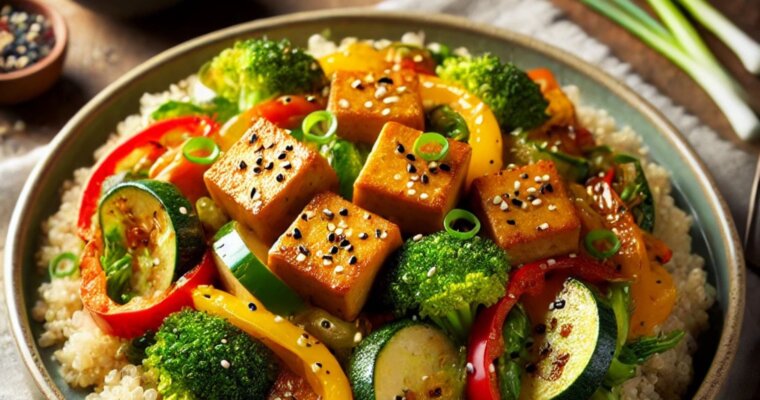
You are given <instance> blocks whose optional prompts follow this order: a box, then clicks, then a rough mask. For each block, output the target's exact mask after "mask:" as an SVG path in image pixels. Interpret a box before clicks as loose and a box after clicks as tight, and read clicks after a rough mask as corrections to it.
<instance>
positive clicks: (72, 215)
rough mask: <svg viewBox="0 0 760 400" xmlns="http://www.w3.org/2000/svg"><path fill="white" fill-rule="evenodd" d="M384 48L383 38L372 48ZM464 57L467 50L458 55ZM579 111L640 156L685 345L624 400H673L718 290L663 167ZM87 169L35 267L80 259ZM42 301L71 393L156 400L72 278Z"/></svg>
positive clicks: (602, 121) (640, 378)
mask: <svg viewBox="0 0 760 400" xmlns="http://www.w3.org/2000/svg"><path fill="white" fill-rule="evenodd" d="M355 41H356V39H353V38H347V39H344V40H343V41H342V42H341V43H340V44H336V43H333V42H331V41H329V40H327V39H325V38H324V37H322V36H319V35H315V36H313V37H312V38H311V39H310V40H309V51H310V52H311V53H312V54H314V55H315V56H321V55H324V54H327V53H330V52H333V51H335V50H336V49H340V48H341V47H342V46H346V45H348V44H350V43H353V42H355ZM402 41H403V42H405V43H413V44H422V42H423V37H422V36H421V35H419V34H414V33H408V34H406V35H404V36H403V37H402ZM374 43H375V45H376V46H379V47H382V46H383V45H386V44H387V43H389V42H388V41H385V40H379V41H376V42H374ZM457 52H459V53H466V50H465V49H457ZM195 81H196V78H195V77H194V76H191V77H189V78H187V79H185V80H183V81H180V82H179V83H177V84H173V85H171V86H170V88H169V90H167V91H165V92H163V93H158V94H145V95H144V96H143V97H142V99H141V101H140V113H139V114H135V115H131V116H129V117H127V118H126V119H125V120H124V121H122V122H121V123H120V124H118V126H117V127H116V132H115V133H114V134H113V135H111V137H110V138H109V140H108V142H107V143H105V144H104V145H103V146H101V147H100V148H99V149H98V150H97V151H96V152H95V159H96V160H97V159H99V158H101V157H103V156H104V155H105V154H107V152H108V151H110V149H112V148H113V147H114V146H115V145H116V144H117V143H118V142H119V141H121V140H123V139H124V138H125V137H128V136H130V135H133V134H135V133H137V132H139V131H140V130H141V129H143V128H144V127H146V126H147V125H148V124H149V122H150V121H149V118H148V116H149V115H150V113H151V111H152V110H154V109H155V108H156V107H157V106H158V105H160V104H162V103H163V102H165V101H166V100H170V99H173V100H188V98H189V97H190V92H191V91H192V90H193V89H194V88H195V87H196V85H195ZM564 90H565V92H566V93H567V95H568V96H569V97H570V99H571V100H572V101H573V103H574V104H575V106H576V110H577V113H578V117H579V119H580V122H581V124H582V126H584V127H586V128H587V129H589V130H590V131H591V132H592V134H593V136H594V137H595V139H596V140H597V141H598V142H599V143H600V144H606V145H609V146H611V147H612V148H614V149H615V150H619V151H625V152H627V153H630V154H634V155H638V156H641V157H642V164H643V166H644V168H645V172H646V176H647V179H648V181H649V184H650V187H651V190H652V193H653V194H654V198H655V204H656V213H657V214H656V218H657V221H659V223H658V224H656V228H655V232H654V234H655V236H656V237H658V238H660V239H662V240H663V241H665V242H666V243H667V244H668V246H669V247H670V248H671V250H672V251H673V257H672V259H671V261H670V262H668V263H667V264H665V268H667V270H668V271H669V272H670V274H671V275H672V277H673V280H674V282H675V283H676V286H677V289H678V297H677V301H676V305H675V307H674V309H673V312H672V313H671V315H670V317H669V319H668V320H667V321H666V322H665V323H664V324H663V325H662V326H660V327H659V329H658V331H663V332H669V331H672V330H675V329H682V330H683V331H684V332H686V336H685V338H684V340H682V341H681V342H680V343H679V344H678V346H677V347H675V348H674V349H672V350H669V351H667V352H665V353H662V354H658V355H655V356H653V357H652V358H651V359H649V360H648V361H647V362H646V363H645V364H643V365H642V366H640V367H639V368H638V371H637V376H636V377H635V378H633V379H630V380H628V381H627V382H626V383H625V384H624V385H623V392H622V398H623V399H654V400H656V399H677V398H680V397H681V395H682V394H683V393H684V391H685V390H686V388H687V387H688V385H689V383H690V381H691V379H692V376H693V372H694V369H693V365H692V356H693V354H694V353H695V352H696V351H697V348H698V341H697V338H698V336H699V334H700V333H701V332H703V331H705V330H706V329H707V328H708V324H709V320H708V313H707V310H708V309H709V308H710V307H711V306H712V305H713V303H714V302H715V289H714V288H713V287H712V286H711V285H710V284H709V283H708V282H707V273H706V271H705V269H704V260H703V259H702V258H701V257H700V256H698V255H696V254H692V253H691V237H690V236H689V229H690V227H691V225H692V217H691V216H689V215H688V214H686V213H685V212H684V211H683V210H681V209H679V208H678V207H677V206H676V205H675V202H674V200H673V197H672V196H671V195H670V193H671V184H670V175H669V173H668V172H667V171H666V170H665V169H664V168H662V167H661V166H659V165H657V164H655V163H653V162H650V161H649V160H648V159H647V149H646V147H645V146H644V145H643V143H642V140H641V137H639V136H638V135H637V134H636V132H634V130H633V129H632V128H631V127H622V128H619V127H618V126H617V125H616V123H615V119H614V118H613V117H612V116H611V115H609V114H608V113H607V111H606V110H604V109H599V108H594V107H591V106H588V105H584V104H583V101H582V97H581V93H580V91H579V90H578V88H577V87H574V86H567V87H565V88H564ZM89 173H90V168H80V169H78V170H76V171H75V172H74V176H73V177H72V179H71V180H68V181H66V182H64V184H63V185H62V187H61V205H60V208H59V210H58V212H56V213H55V214H54V215H52V216H51V217H50V218H48V219H47V220H46V221H45V223H44V224H43V226H42V230H43V245H42V247H41V248H40V249H39V251H38V253H37V263H38V265H39V267H40V269H45V268H46V267H47V265H48V263H49V262H50V260H51V259H52V258H53V257H55V256H56V255H57V254H60V253H61V252H65V251H70V252H73V253H75V254H79V253H80V252H81V250H82V248H83V245H84V244H83V243H82V241H81V239H79V237H78V236H77V234H76V225H77V224H76V220H77V216H78V206H79V196H80V194H81V192H82V189H83V186H84V184H85V182H86V180H87V178H88V176H89ZM38 293H39V298H38V301H37V303H36V305H35V306H34V308H33V310H32V316H33V318H34V319H35V320H37V321H39V322H41V323H43V324H44V332H43V333H42V334H41V335H40V337H39V338H38V343H39V345H40V346H42V347H51V346H55V347H56V348H57V350H56V351H55V352H54V353H53V358H54V359H55V360H56V362H58V363H59V364H60V372H61V374H62V376H63V377H64V379H65V380H66V381H67V382H68V383H69V384H70V385H72V386H74V387H94V390H95V392H94V393H92V394H90V395H89V396H88V397H87V399H88V400H94V399H104V400H105V399H148V400H154V399H157V398H158V397H159V395H158V392H157V391H156V389H155V384H154V383H153V382H152V379H151V378H150V377H149V376H145V374H143V372H142V369H141V367H139V366H135V365H131V364H129V363H128V361H127V360H126V357H125V356H124V351H125V348H126V345H127V341H124V340H122V339H119V338H116V337H113V336H109V335H107V334H104V333H103V332H101V330H100V329H99V328H98V327H97V326H96V324H95V323H94V321H93V319H92V318H91V317H90V316H89V314H88V313H87V312H85V311H84V310H82V303H81V300H80V298H79V280H78V279H77V278H64V279H57V280H54V281H52V282H50V283H43V284H42V285H41V286H40V287H39V289H38Z"/></svg>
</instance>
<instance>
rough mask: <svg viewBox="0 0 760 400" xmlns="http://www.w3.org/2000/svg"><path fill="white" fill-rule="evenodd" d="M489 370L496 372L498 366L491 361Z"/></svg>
mask: <svg viewBox="0 0 760 400" xmlns="http://www.w3.org/2000/svg"><path fill="white" fill-rule="evenodd" d="M488 372H490V373H494V372H496V367H494V365H493V363H491V364H490V365H488Z"/></svg>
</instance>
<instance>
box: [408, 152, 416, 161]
mask: <svg viewBox="0 0 760 400" xmlns="http://www.w3.org/2000/svg"><path fill="white" fill-rule="evenodd" d="M406 159H407V160H409V161H417V157H415V156H414V154H412V153H409V154H407V155H406Z"/></svg>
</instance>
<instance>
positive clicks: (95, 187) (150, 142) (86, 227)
mask: <svg viewBox="0 0 760 400" xmlns="http://www.w3.org/2000/svg"><path fill="white" fill-rule="evenodd" d="M218 128H219V126H218V125H217V123H216V122H214V120H212V119H211V118H208V117H200V116H188V117H178V118H171V119H166V120H163V121H159V122H156V123H155V124H153V125H151V126H149V127H147V128H146V129H145V130H143V131H142V132H140V133H138V134H136V135H134V136H132V137H131V138H129V139H127V140H126V141H125V142H124V143H122V144H120V145H119V146H118V147H116V148H115V149H113V150H112V151H111V152H110V153H109V154H108V155H107V156H106V157H105V158H104V159H103V160H102V161H100V162H99V163H98V164H97V165H96V166H95V168H94V172H93V173H92V175H91V176H90V179H89V180H88V181H87V185H86V186H85V189H84V191H83V193H82V199H81V202H80V204H79V220H78V222H77V228H78V230H79V236H80V237H81V238H82V239H84V240H89V238H90V237H92V232H91V229H90V228H91V226H92V217H93V215H95V212H96V211H97V208H98V200H99V199H100V194H101V190H102V188H103V182H104V181H105V179H106V178H108V177H109V176H111V175H114V174H115V173H118V172H119V169H120V168H123V167H124V166H123V165H120V164H122V162H123V161H124V160H125V159H127V158H128V157H129V156H130V155H132V154H134V152H135V151H136V150H138V149H146V148H147V149H146V151H147V157H148V158H149V159H150V160H151V161H155V160H156V159H157V158H158V157H159V156H161V154H163V153H164V152H165V151H166V150H167V145H168V144H169V143H166V140H167V138H166V136H167V134H169V133H173V132H176V131H177V130H181V133H182V135H178V136H185V135H188V136H201V135H203V136H208V135H210V134H212V133H213V132H215V131H216V130H218ZM169 139H174V138H169ZM177 139H179V138H177ZM176 141H177V143H176V144H180V143H182V141H181V140H176ZM135 161H137V160H135Z"/></svg>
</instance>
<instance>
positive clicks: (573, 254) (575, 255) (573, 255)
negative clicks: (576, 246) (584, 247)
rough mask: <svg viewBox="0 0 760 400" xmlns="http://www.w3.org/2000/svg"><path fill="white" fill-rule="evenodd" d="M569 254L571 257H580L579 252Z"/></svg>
mask: <svg viewBox="0 0 760 400" xmlns="http://www.w3.org/2000/svg"><path fill="white" fill-rule="evenodd" d="M567 256H568V257H570V258H575V257H578V255H577V254H575V253H570V254H568V255H567Z"/></svg>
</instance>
